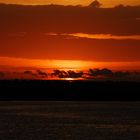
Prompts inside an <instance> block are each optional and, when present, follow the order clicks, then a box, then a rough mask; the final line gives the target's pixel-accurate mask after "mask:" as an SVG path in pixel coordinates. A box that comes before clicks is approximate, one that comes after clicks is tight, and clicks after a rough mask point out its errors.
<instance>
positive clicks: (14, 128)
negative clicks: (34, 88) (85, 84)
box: [0, 101, 140, 140]
mask: <svg viewBox="0 0 140 140" xmlns="http://www.w3.org/2000/svg"><path fill="white" fill-rule="evenodd" d="M0 140H140V102H71V101H70V102H61V101H59V102H55V101H54V102H53V101H51V102H0Z"/></svg>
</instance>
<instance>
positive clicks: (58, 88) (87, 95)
mask: <svg viewBox="0 0 140 140" xmlns="http://www.w3.org/2000/svg"><path fill="white" fill-rule="evenodd" d="M0 90H1V94H0V100H60V101H61V100H77V101H78V100H79V101H80V100H87V101H89V100H91V101H128V100H130V101H136V100H137V101H139V100H140V94H139V93H140V82H125V81H123V82H113V81H102V82H101V81H87V80H81V81H80V80H79V81H78V80H75V81H66V80H1V81H0Z"/></svg>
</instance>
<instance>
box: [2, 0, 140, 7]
mask: <svg viewBox="0 0 140 140" xmlns="http://www.w3.org/2000/svg"><path fill="white" fill-rule="evenodd" d="M100 1H101V3H102V4H103V5H104V7H112V6H114V5H117V4H120V3H121V4H125V5H127V4H128V5H136V4H140V2H139V0H113V1H111V0H100ZM0 2H2V3H13V4H26V5H28V4H31V5H44V4H62V5H78V4H81V5H85V6H86V5H88V4H89V3H91V2H92V0H70V1H68V0H12V1H11V0H0ZM126 3H127V4H126Z"/></svg>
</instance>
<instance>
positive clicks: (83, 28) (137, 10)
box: [0, 1, 140, 35]
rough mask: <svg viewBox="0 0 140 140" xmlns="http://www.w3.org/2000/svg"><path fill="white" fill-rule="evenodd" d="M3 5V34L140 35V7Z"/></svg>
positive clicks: (0, 14)
mask: <svg viewBox="0 0 140 140" xmlns="http://www.w3.org/2000/svg"><path fill="white" fill-rule="evenodd" d="M99 5H100V3H98V1H94V2H93V3H92V4H91V5H90V6H87V7H81V6H62V5H47V6H19V5H4V4H1V5H0V21H1V22H0V32H1V33H2V32H57V33H75V32H82V33H96V34H118V35H120V34H121V35H128V34H140V28H139V24H140V21H139V20H137V19H138V18H140V6H135V7H130V6H127V7H123V6H118V7H115V8H91V6H92V7H99Z"/></svg>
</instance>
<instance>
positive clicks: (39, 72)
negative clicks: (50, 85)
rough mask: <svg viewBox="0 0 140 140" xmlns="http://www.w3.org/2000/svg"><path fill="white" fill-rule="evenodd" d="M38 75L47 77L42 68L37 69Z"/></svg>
mask: <svg viewBox="0 0 140 140" xmlns="http://www.w3.org/2000/svg"><path fill="white" fill-rule="evenodd" d="M36 72H37V75H38V76H39V77H41V78H46V77H47V73H46V72H44V71H41V70H37V71H36Z"/></svg>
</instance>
